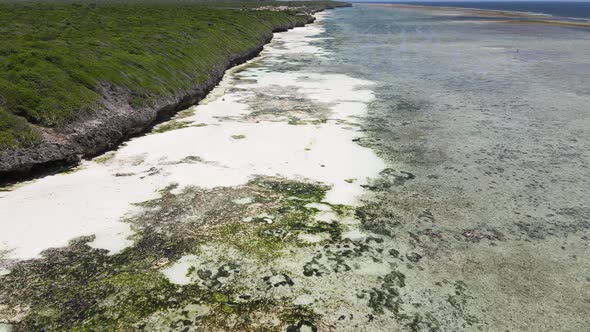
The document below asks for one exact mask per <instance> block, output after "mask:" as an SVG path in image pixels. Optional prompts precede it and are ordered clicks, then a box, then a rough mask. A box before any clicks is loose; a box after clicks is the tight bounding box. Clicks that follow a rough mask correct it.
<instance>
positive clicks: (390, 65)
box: [0, 6, 590, 331]
mask: <svg viewBox="0 0 590 332" xmlns="http://www.w3.org/2000/svg"><path fill="white" fill-rule="evenodd" d="M588 54H590V34H589V33H588V32H587V31H586V30H580V29H571V28H563V27H552V26H541V25H535V26H527V25H511V24H505V23H502V24H500V23H497V22H493V21H492V22H490V21H478V20H477V19H476V18H474V19H470V20H464V19H456V18H455V17H453V16H448V15H445V16H435V14H434V13H431V12H427V11H410V10H399V9H393V8H383V7H379V6H356V7H354V8H352V9H339V10H334V11H330V12H327V13H321V14H319V20H318V21H317V22H316V23H315V24H313V25H310V26H308V27H306V28H300V29H295V30H292V31H290V32H287V33H282V34H277V35H276V37H275V39H274V40H273V42H272V44H271V45H270V46H268V47H266V48H265V50H264V51H263V54H262V56H261V57H260V58H257V59H255V60H254V61H251V62H250V63H248V64H245V65H243V66H240V67H238V68H235V69H233V70H231V71H230V72H229V73H228V74H227V75H226V77H225V78H224V80H223V82H222V83H221V84H220V86H219V87H217V88H216V89H215V90H214V91H213V92H212V93H211V95H210V96H209V97H208V98H207V99H206V100H205V101H204V102H203V103H201V105H199V106H195V107H193V108H191V109H188V110H186V111H183V112H181V113H180V114H179V115H178V116H177V117H175V118H174V119H172V120H171V121H169V122H167V123H164V124H162V125H160V126H158V127H156V128H155V129H154V132H153V133H151V134H149V135H146V136H143V137H139V138H136V139H133V140H131V141H129V142H128V143H127V144H125V145H124V146H123V147H121V148H120V149H119V150H117V151H114V152H111V153H107V154H105V155H104V156H100V157H98V158H95V159H94V160H92V161H87V162H84V163H83V164H82V165H81V166H80V167H79V168H78V169H77V170H75V172H69V173H66V174H58V175H55V176H50V177H46V178H43V179H40V180H36V181H33V182H30V183H25V184H22V185H20V186H18V187H15V188H13V189H12V190H10V191H4V192H0V220H2V224H0V227H1V230H2V232H0V244H1V247H0V254H2V255H3V256H0V280H2V281H3V282H2V283H0V323H10V324H15V325H18V326H20V327H22V326H25V327H28V328H30V329H33V327H39V326H42V327H44V328H45V329H49V330H67V329H70V328H72V329H73V328H80V329H82V328H86V329H91V330H92V328H93V327H94V328H96V326H101V327H103V328H104V327H105V326H108V327H111V328H115V329H143V330H158V331H163V330H171V331H174V330H180V329H181V327H182V328H183V329H184V328H187V329H188V330H198V329H203V328H206V329H209V330H224V329H225V330H228V329H234V330H236V329H237V330H261V329H270V330H277V329H286V328H291V330H293V329H295V330H297V329H298V330H301V331H303V330H306V329H308V330H312V329H314V328H317V329H319V330H321V331H331V330H337V331H359V330H366V331H395V330H404V331H405V330H411V331H432V330H437V329H438V330H441V331H451V330H453V331H458V330H463V331H473V330H486V331H500V330H501V331H504V330H523V331H524V330H530V331H538V330H563V331H571V330H583V329H584V327H585V326H588V324H589V323H590V322H589V321H588V317H589V316H590V315H589V314H590V312H589V311H588V299H589V298H590V287H589V286H590V285H589V284H590V280H589V279H588V277H587V275H588V272H590V260H589V259H588V257H587V253H588V244H589V240H588V233H589V228H590V221H589V218H590V210H589V209H590V208H589V207H588V206H587V203H588V202H587V201H588V197H590V192H589V190H588V188H589V187H590V186H589V183H588V182H589V178H588V176H587V173H588V163H589V161H590V155H589V153H588V151H590V146H589V143H588V142H589V141H588V138H589V137H588V136H589V128H590V123H589V121H588V111H589V109H588V105H590V103H589V102H590V95H589V92H590V90H589V87H590V84H588V83H589V82H588V79H589V78H588V75H587V74H588V69H589V68H590V60H589V58H588V57H587V55H588ZM40 211H42V212H40ZM89 235H92V237H90V238H88V237H84V238H81V239H79V240H78V241H76V242H73V243H72V244H71V245H70V246H69V247H68V248H66V249H60V250H51V251H47V252H45V253H42V251H43V250H45V249H48V248H51V247H63V246H66V245H67V244H68V241H70V240H72V239H74V238H77V237H80V236H89ZM101 249H107V250H108V251H106V250H101ZM31 258H38V260H36V261H26V260H27V259H31ZM23 260H24V261H23ZM23 262H24V263H23ZM80 262H84V263H83V264H82V263H80ZM90 271H92V272H90ZM38 280H47V281H46V282H44V283H43V284H38V283H37V281H38ZM27 285H33V286H31V287H29V286H27ZM46 285H50V287H46ZM72 294H79V295H76V296H73V295H72ZM138 294H139V295H138ZM72 296H73V297H72ZM146 298H147V299H146ZM64 303H65V304H64ZM72 303H74V304H76V305H74V304H72ZM88 303H92V304H94V305H92V306H88ZM66 304H67V305H66ZM72 313H75V314H76V315H78V316H82V318H81V319H79V320H76V319H71V317H72ZM113 317H117V318H116V319H115V318H113ZM19 324H20V325H19ZM22 324H24V325H22ZM35 324H41V325H35ZM93 324H95V325H93ZM108 324H111V325H108ZM113 324H114V325H113ZM2 326H3V325H1V324H0V327H2Z"/></svg>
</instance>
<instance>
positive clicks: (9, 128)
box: [0, 1, 334, 150]
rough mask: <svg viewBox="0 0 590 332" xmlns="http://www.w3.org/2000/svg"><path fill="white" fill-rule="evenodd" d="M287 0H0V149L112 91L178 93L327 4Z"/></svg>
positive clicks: (143, 99)
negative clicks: (0, 0)
mask: <svg viewBox="0 0 590 332" xmlns="http://www.w3.org/2000/svg"><path fill="white" fill-rule="evenodd" d="M289 4H290V3H289V2H280V3H277V2H259V1H232V2H223V1H222V2H214V1H178V2H174V3H167V2H162V3H161V2H138V1H132V2H118V1H107V2H101V3H100V4H97V3H90V2H70V1H64V2H58V3H55V2H31V3H27V2H24V3H23V2H0V34H1V35H2V38H1V39H0V150H6V149H14V148H22V147H28V146H32V145H35V144H36V143H38V142H39V141H40V138H41V136H40V134H39V131H38V128H39V127H45V128H51V129H52V130H58V131H59V130H61V129H62V128H64V127H66V126H67V125H68V124H70V123H72V122H74V121H78V120H84V119H85V118H88V117H90V116H92V115H93V114H94V113H96V112H98V111H100V110H101V109H103V108H104V102H103V97H104V95H105V94H107V93H112V91H123V92H124V97H125V99H127V100H126V101H127V102H128V104H129V105H130V106H131V108H133V109H135V110H138V109H146V108H150V107H154V106H155V105H156V103H157V102H158V101H161V100H164V99H166V98H168V97H171V96H178V95H182V94H183V92H185V91H188V90H190V89H191V87H194V86H198V85H199V84H204V83H205V82H207V81H208V80H209V79H210V75H211V73H212V72H214V71H219V70H223V69H224V67H225V66H226V65H227V63H228V59H230V58H231V57H234V56H236V55H241V54H244V53H246V52H247V51H249V50H252V49H255V48H256V47H257V46H259V45H260V44H261V43H263V42H264V40H265V39H267V38H269V36H270V34H271V33H272V31H273V30H276V29H278V28H280V27H282V26H294V25H302V24H304V23H306V20H307V18H306V12H309V11H313V10H318V9H322V8H325V7H326V6H331V5H334V4H333V3H331V2H327V1H325V2H297V5H296V7H292V8H291V9H288V10H284V9H285V8H283V7H284V6H287V5H289ZM279 6H280V7H279ZM279 9H281V10H279ZM109 91H110V92H109ZM160 105H161V103H160Z"/></svg>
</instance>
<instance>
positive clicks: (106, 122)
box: [0, 9, 315, 183]
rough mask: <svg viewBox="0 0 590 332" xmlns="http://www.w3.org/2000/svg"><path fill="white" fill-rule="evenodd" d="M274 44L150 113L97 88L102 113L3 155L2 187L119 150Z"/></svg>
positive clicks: (236, 59)
mask: <svg viewBox="0 0 590 332" xmlns="http://www.w3.org/2000/svg"><path fill="white" fill-rule="evenodd" d="M313 11H315V9H314V10H312V12H313ZM300 17H303V18H304V19H305V21H306V22H307V23H312V22H313V21H314V20H315V18H314V17H313V16H312V15H311V14H305V15H300ZM297 26H302V24H299V23H295V22H292V23H290V24H288V25H278V26H275V27H273V28H272V31H273V32H282V31H287V30H289V29H292V28H295V27H297ZM271 39H272V34H266V35H263V36H260V43H259V44H258V45H256V47H254V48H252V49H250V50H247V51H245V52H243V53H241V54H235V55H233V56H231V57H230V58H229V59H227V62H226V64H225V65H223V66H221V67H215V68H211V70H210V72H209V75H208V79H207V80H206V81H205V82H203V83H200V84H195V85H194V86H193V87H192V88H190V89H188V90H186V91H178V92H177V93H176V94H175V95H172V96H167V97H162V98H159V99H157V100H155V101H154V105H153V107H150V108H145V109H133V107H132V106H130V105H129V100H130V99H131V98H130V94H129V91H127V90H126V89H124V88H120V87H115V86H112V85H111V84H110V83H108V82H102V83H101V84H100V86H99V87H98V88H97V89H98V91H99V92H100V94H101V95H102V99H101V100H100V104H101V105H102V107H101V110H100V111H97V112H96V113H94V114H92V115H89V116H85V117H83V118H81V119H79V120H78V121H77V122H75V123H72V124H69V125H68V126H66V127H65V128H63V129H60V130H54V129H50V128H38V129H39V131H40V133H41V142H40V143H39V144H38V145H35V146H33V147H29V148H22V149H11V150H6V151H0V183H4V182H8V181H12V180H15V179H19V178H24V177H30V176H33V175H36V174H41V173H44V172H50V171H51V170H53V169H59V168H63V167H64V166H71V165H75V164H76V163H77V162H79V161H80V160H81V158H83V157H89V156H94V155H97V154H98V153H100V152H104V151H107V150H110V149H113V148H114V147H116V146H117V145H118V144H120V143H121V142H122V141H124V140H126V139H128V138H130V137H132V136H134V135H137V134H139V133H142V132H145V131H147V130H149V129H151V128H152V127H153V125H154V124H156V123H158V122H161V121H163V120H165V119H169V118H170V117H171V116H172V115H174V114H175V113H177V112H178V111H181V110H183V109H186V108H187V107H189V106H191V105H195V104H197V103H198V102H199V101H200V100H202V99H203V98H204V97H205V96H206V95H207V93H208V92H209V91H211V90H212V89H213V88H214V87H215V86H216V85H217V84H218V83H219V82H220V81H221V79H222V78H223V74H224V72H225V70H226V69H228V68H230V67H233V66H236V65H239V64H242V63H244V62H246V61H248V60H250V59H252V58H254V57H256V56H257V55H258V54H259V53H260V52H261V51H262V49H263V46H264V45H265V44H267V43H268V42H270V40H271Z"/></svg>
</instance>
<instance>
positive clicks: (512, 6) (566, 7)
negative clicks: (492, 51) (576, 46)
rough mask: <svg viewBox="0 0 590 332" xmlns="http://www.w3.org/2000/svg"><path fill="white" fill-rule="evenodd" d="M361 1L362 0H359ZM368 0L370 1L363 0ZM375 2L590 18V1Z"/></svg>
mask: <svg viewBox="0 0 590 332" xmlns="http://www.w3.org/2000/svg"><path fill="white" fill-rule="evenodd" d="M359 2H361V1H359ZM363 2H368V1H363ZM370 2H373V3H403V4H413V5H423V6H444V7H459V8H477V9H493V10H508V11H518V12H529V13H539V14H549V15H553V16H557V17H568V18H572V17H573V18H585V19H590V2H565V1H484V2H479V1H448V2H447V1H436V2H434V1H424V2H422V1H412V2H409V1H370Z"/></svg>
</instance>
